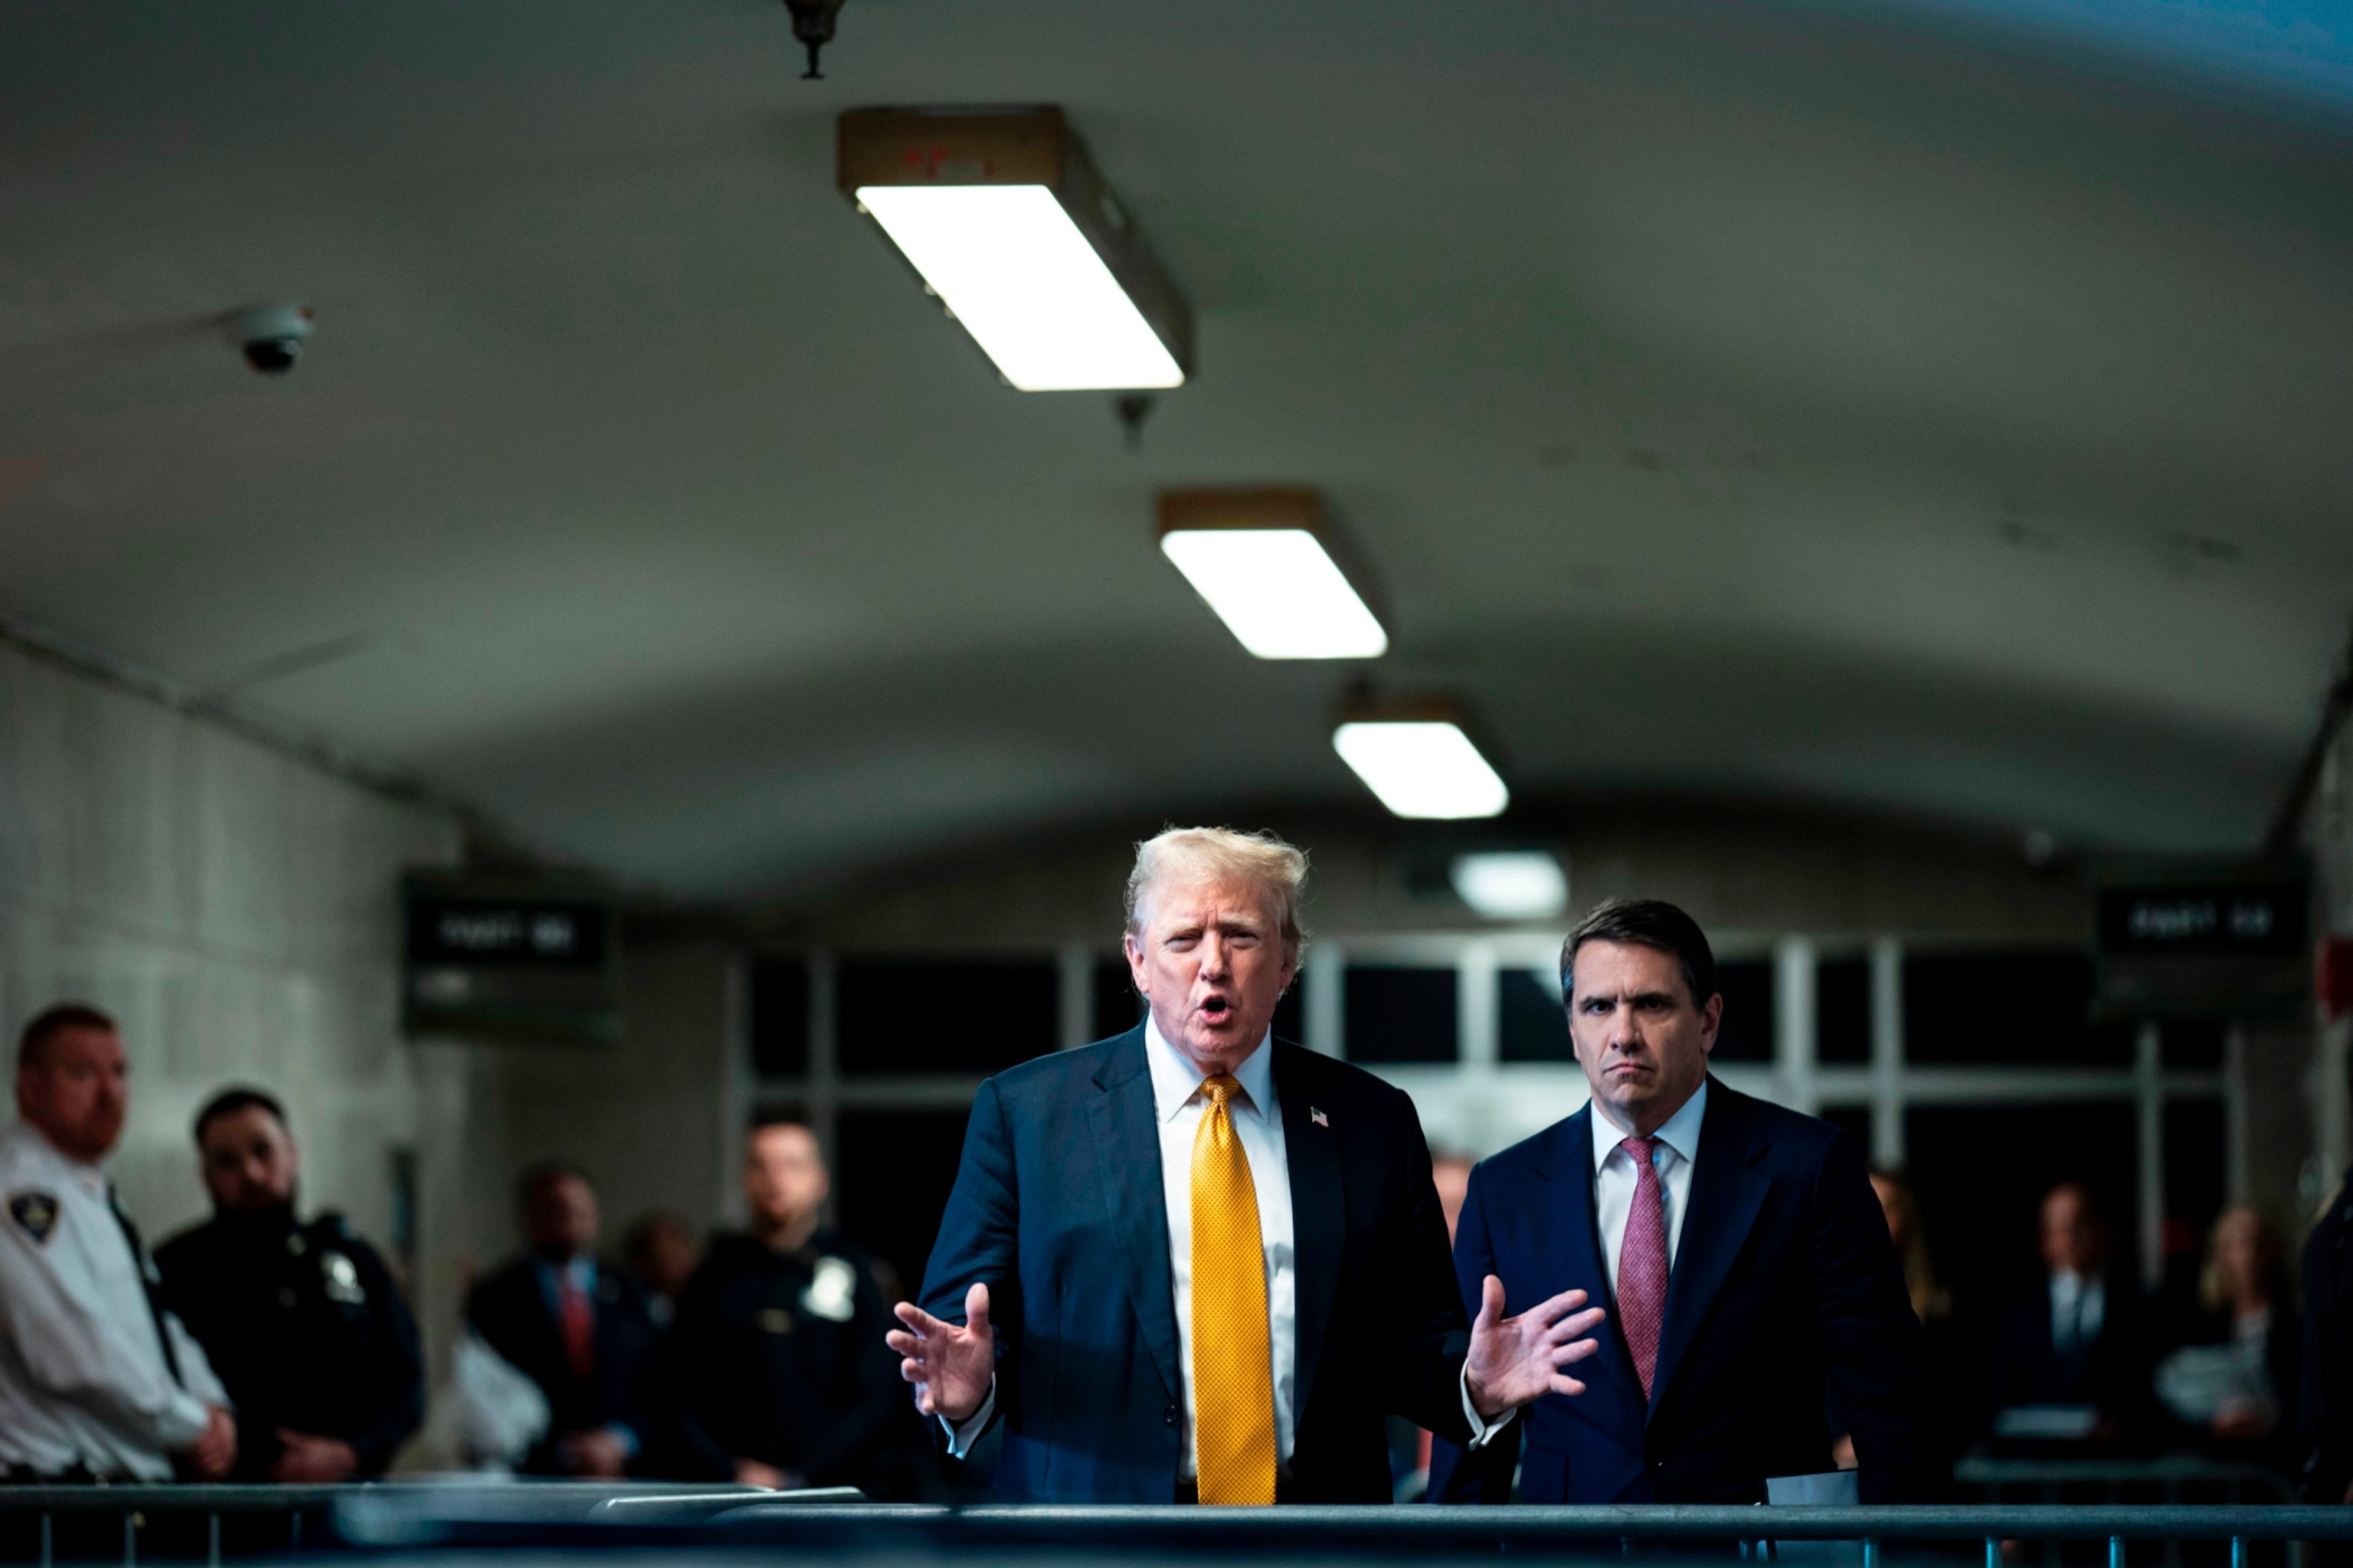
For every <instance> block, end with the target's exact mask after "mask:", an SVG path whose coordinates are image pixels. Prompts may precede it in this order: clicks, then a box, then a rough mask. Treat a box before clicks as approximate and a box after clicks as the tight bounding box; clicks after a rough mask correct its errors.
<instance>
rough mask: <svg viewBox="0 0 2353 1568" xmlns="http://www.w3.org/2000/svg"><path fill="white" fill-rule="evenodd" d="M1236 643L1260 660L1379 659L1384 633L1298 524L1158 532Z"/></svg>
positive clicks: (1386, 643) (1385, 641)
mask: <svg viewBox="0 0 2353 1568" xmlns="http://www.w3.org/2000/svg"><path fill="white" fill-rule="evenodd" d="M1160 553H1161V554H1162V555H1164V556H1167V557H1168V558H1169V559H1170V560H1171V561H1173V562H1175V563H1176V569H1177V570H1178V571H1180V572H1182V573H1184V574H1185V580H1186V581H1187V582H1188V583H1191V584H1192V585H1193V591H1194V592H1196V593H1198V594H1199V595H1200V596H1201V597H1202V598H1203V599H1206V600H1208V605H1209V608H1210V609H1214V610H1216V611H1217V612H1218V619H1219V620H1222V621H1224V622H1225V623H1226V628H1227V630H1229V631H1231V632H1232V633H1233V634H1234V636H1235V637H1236V638H1237V639H1238V640H1240V642H1241V645H1242V646H1243V647H1245V648H1247V649H1249V650H1250V652H1252V653H1255V654H1257V655H1258V656H1259V657H1260V658H1261V659H1377V658H1379V657H1380V656H1381V655H1382V654H1384V653H1386V652H1388V648H1389V637H1388V632H1386V631H1383V630H1381V623H1380V622H1379V621H1378V620H1375V619H1374V618H1373V612H1372V611H1371V610H1369V609H1366V608H1365V601H1364V600H1363V599H1358V598H1357V597H1356V589H1355V588H1351V587H1349V586H1348V579H1347V578H1346V577H1344V576H1342V575H1341V571H1340V568H1339V567H1338V566H1337V565H1336V564H1335V563H1334V561H1333V559H1332V557H1331V556H1329V555H1327V554H1325V553H1324V546H1322V545H1321V544H1319V543H1318V542H1317V541H1316V538H1315V535H1313V534H1310V533H1309V532H1307V530H1305V529H1304V528H1264V529H1259V528H1199V529H1187V530H1181V531H1178V532H1176V533H1170V534H1163V535H1160Z"/></svg>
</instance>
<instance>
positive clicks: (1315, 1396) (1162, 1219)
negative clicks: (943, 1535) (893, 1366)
mask: <svg viewBox="0 0 2353 1568" xmlns="http://www.w3.org/2000/svg"><path fill="white" fill-rule="evenodd" d="M1273 1050H1274V1062H1273V1069H1274V1096H1275V1100H1276V1102H1277V1105H1278V1106H1279V1107H1280V1110H1281V1113H1282V1131H1283V1140H1284V1143H1285V1146H1286V1150H1285V1152H1286V1159H1287V1162H1288V1164H1289V1166H1290V1171H1291V1207H1292V1215H1293V1241H1294V1247H1295V1256H1296V1260H1297V1264H1296V1266H1297V1277H1298V1311H1299V1330H1298V1346H1297V1361H1296V1369H1295V1379H1296V1381H1295V1383H1294V1393H1293V1409H1294V1412H1295V1417H1296V1419H1295V1424H1294V1425H1295V1436H1294V1439H1293V1452H1292V1460H1291V1467H1290V1470H1289V1473H1288V1476H1287V1478H1286V1483H1285V1485H1284V1487H1283V1490H1282V1495H1283V1497H1284V1498H1285V1499H1286V1500H1291V1501H1298V1502H1387V1501H1388V1500H1389V1498H1390V1495H1391V1493H1390V1481H1389V1470H1388V1443H1387V1436H1386V1432H1385V1428H1384V1420H1383V1418H1384V1416H1386V1415H1387V1414H1390V1413H1392V1412H1393V1413H1395V1414H1399V1415H1403V1416H1405V1417H1407V1418H1408V1419H1409V1420H1411V1421H1414V1422H1416V1423H1418V1424H1419V1425H1423V1426H1427V1427H1430V1428H1431V1429H1432V1430H1434V1431H1437V1432H1440V1433H1442V1434H1445V1435H1447V1436H1452V1437H1456V1438H1461V1439H1466V1440H1467V1438H1468V1437H1469V1436H1470V1433H1469V1429H1468V1426H1467V1425H1466V1423H1465V1422H1464V1419H1463V1414H1462V1398H1461V1381H1460V1380H1461V1372H1462V1357H1463V1352H1464V1351H1465V1349H1466V1348H1467V1347H1468V1344H1469V1334H1468V1331H1467V1330H1466V1329H1465V1327H1464V1323H1463V1318H1462V1304H1461V1300H1460V1299H1459V1298H1457V1296H1456V1292H1455V1288H1454V1281H1453V1277H1452V1275H1451V1273H1450V1272H1449V1270H1448V1268H1447V1260H1446V1221H1445V1217H1444V1214H1443V1213H1442V1212H1441V1211H1440V1208H1439V1203H1438V1193H1437V1190H1436V1189H1435V1188H1434V1187H1433V1186H1432V1185H1431V1183H1430V1150H1429V1148H1428V1146H1427V1145H1426V1144H1425V1143H1424V1142H1423V1141H1422V1136H1421V1122H1420V1120H1419V1118H1418V1117H1416V1116H1415V1114H1414V1109H1413V1103H1412V1102H1411V1101H1410V1100H1409V1099H1407V1098H1406V1097H1405V1095H1404V1094H1403V1093H1402V1092H1400V1091H1399V1090H1397V1089H1395V1088H1392V1087H1390V1086H1388V1085H1387V1084H1385V1083H1383V1082H1381V1081H1380V1080H1379V1079H1378V1078H1376V1077H1374V1076H1373V1075H1371V1074H1369V1073H1366V1072H1365V1071H1363V1070H1362V1069H1361V1068H1356V1067H1351V1066H1349V1065H1346V1064H1345V1063H1343V1062H1336V1061H1334V1060H1332V1059H1331V1058H1329V1057H1325V1056H1319V1055H1317V1054H1314V1053H1313V1052H1310V1051H1305V1050H1302V1049H1301V1048H1300V1047H1298V1046H1296V1045H1293V1044H1287V1043H1284V1042H1280V1041H1278V1042H1276V1043H1275V1044H1274V1046H1273ZM1144 1052H1145V1043H1144V1030H1143V1027H1142V1026H1141V1025H1138V1026H1137V1027H1136V1028H1134V1029H1132V1030H1130V1031H1128V1033H1125V1034H1123V1035H1120V1036H1118V1037H1117V1038H1115V1039H1111V1040H1105V1041H1102V1042H1099V1043H1098V1044H1092V1045H1088V1046H1084V1047H1082V1048H1080V1049H1078V1050H1074V1051H1064V1052H1060V1053H1058V1054H1054V1055H1051V1056H1045V1057H1040V1058H1039V1059H1038V1060H1036V1061H1034V1062H1029V1063H1025V1064H1024V1065H1021V1066H1018V1067H1015V1068H1013V1069H1012V1070H1011V1071H1009V1072H1006V1073H1002V1074H999V1075H997V1076H996V1077H994V1078H991V1079H990V1080H988V1082H987V1083H986V1084H983V1085H982V1086H981V1088H980V1095H979V1097H978V1098H977V1099H976V1101H975V1102H974V1104H973V1108H972V1121H971V1124H970V1128H969V1130H967V1132H966V1133H965V1145H964V1163H963V1166H962V1168H961V1169H959V1170H958V1171H957V1172H956V1183H955V1192H954V1193H953V1194H951V1195H950V1197H949V1199H948V1205H947V1212H946V1213H945V1214H944V1216H943V1217H942V1219H941V1222H940V1237H939V1241H938V1243H937V1245H934V1247H933V1249H932V1256H931V1264H930V1266H929V1267H928V1268H926V1269H925V1271H924V1275H923V1308H924V1309H925V1310H926V1311H929V1312H931V1313H932V1314H934V1316H936V1317H940V1318H944V1319H950V1320H952V1321H955V1322H959V1323H960V1322H962V1321H964V1298H965V1291H966V1290H967V1289H969V1288H970V1287H971V1286H972V1285H973V1284H974V1282H975V1281H979V1282H982V1283H985V1284H987V1287H988V1295H989V1319H990V1322H991V1324H992V1325H993V1326H994V1328H995V1330H996V1334H997V1415H998V1417H999V1418H1001V1419H1002V1420H1003V1422H1004V1423H1005V1443H1004V1449H1003V1454H1002V1457H1000V1458H999V1460H998V1462H997V1495H998V1496H999V1497H1002V1498H1005V1499H1010V1500H1023V1501H1038V1502H1072V1503H1075V1502H1133V1503H1166V1502H1169V1501H1171V1500H1173V1499H1174V1498H1175V1496H1176V1470H1177V1461H1178V1459H1179V1457H1180V1456H1179V1453H1178V1448H1179V1444H1180V1441H1181V1439H1180V1430H1181V1429H1180V1427H1179V1425H1178V1420H1179V1405H1180V1402H1181V1401H1182V1400H1183V1398H1184V1388H1185V1383H1184V1378H1183V1374H1184V1370H1185V1369H1184V1368H1183V1366H1182V1365H1181V1364H1180V1363H1179V1361H1178V1352H1177V1339H1176V1299H1175V1294H1174V1287H1173V1286H1172V1285H1171V1282H1170V1278H1169V1267H1168V1213H1167V1200H1166V1194H1165V1192H1164V1190H1163V1188H1162V1185H1161V1172H1160V1135H1159V1126H1158V1122H1157V1119H1156V1118H1155V1115H1154V1110H1153V1103H1152V1075H1151V1073H1150V1071H1149V1070H1148V1069H1147V1067H1146V1065H1145V1055H1144Z"/></svg>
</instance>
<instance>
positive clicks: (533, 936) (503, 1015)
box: [401, 874, 621, 1040]
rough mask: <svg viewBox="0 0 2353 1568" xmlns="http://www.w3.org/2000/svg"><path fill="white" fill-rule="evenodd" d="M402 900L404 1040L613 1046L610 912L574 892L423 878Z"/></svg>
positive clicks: (615, 957) (613, 929)
mask: <svg viewBox="0 0 2353 1568" xmlns="http://www.w3.org/2000/svg"><path fill="white" fill-rule="evenodd" d="M402 892H403V903H404V906H405V914H404V918H405V922H406V931H407V944H406V964H405V966H404V968H405V973H404V974H403V977H402V985H401V1002H402V1020H403V1022H404V1023H405V1024H406V1028H407V1031H408V1033H411V1034H456V1035H482V1036H492V1037H497V1038H502V1039H543V1040H616V1039H618V1038H619V1037H620V1033H621V1015H620V962H619V959H620V943H619V939H618V918H617V915H616V914H615V912H614V910H613V908H612V906H610V905H609V904H607V903H605V902H603V901H601V900H599V899H597V898H596V897H595V896H593V895H586V894H584V893H583V891H582V890H580V889H579V888H578V887H577V886H576V885H573V886H555V885H548V884H542V883H534V882H528V881H522V882H518V881H515V880H512V879H501V880H498V881H479V880H470V879H466V878H459V877H450V876H443V875H433V874H417V875H415V876H412V877H410V878H409V879H408V881H407V883H406V885H405V886H404V888H403V890H402Z"/></svg>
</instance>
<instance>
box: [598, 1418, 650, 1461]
mask: <svg viewBox="0 0 2353 1568" xmlns="http://www.w3.org/2000/svg"><path fill="white" fill-rule="evenodd" d="M605 1430H606V1431H607V1432H608V1433H610V1434H611V1435H612V1437H613V1441H614V1442H616V1443H618V1444H619V1445H620V1446H621V1455H622V1457H624V1458H629V1459H634V1458H636V1457H638V1449H639V1448H641V1447H643V1446H644V1445H643V1444H641V1443H640V1442H639V1441H638V1433H637V1428H635V1427H633V1426H631V1425H628V1423H626V1422H621V1421H611V1422H607V1423H606V1425H605Z"/></svg>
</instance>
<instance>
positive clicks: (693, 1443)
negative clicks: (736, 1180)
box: [656, 1120, 906, 1488]
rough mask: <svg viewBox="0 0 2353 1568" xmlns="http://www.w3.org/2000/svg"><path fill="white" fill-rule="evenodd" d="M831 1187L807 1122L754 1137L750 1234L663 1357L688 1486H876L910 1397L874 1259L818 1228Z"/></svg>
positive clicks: (698, 1279)
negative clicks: (887, 1338)
mask: <svg viewBox="0 0 2353 1568" xmlns="http://www.w3.org/2000/svg"><path fill="white" fill-rule="evenodd" d="M828 1187H829V1178H828V1175H827V1172H826V1168H825V1160H824V1159H823V1157H822V1156H821V1155H820V1154H819V1152H818V1145H817V1139H816V1138H815V1136H813V1135H812V1134H811V1133H810V1131H809V1129H808V1128H807V1127H806V1126H803V1125H802V1124H801V1123H799V1122H798V1121H791V1120H780V1121H774V1122H769V1123H767V1124H765V1125H764V1126H761V1127H758V1128H754V1130H753V1132H752V1135H751V1138H750V1139H749V1141H748V1143H747V1146H746V1148H745V1150H744V1196H745V1198H746V1199H748V1200H749V1202H750V1207H751V1213H752V1229H751V1232H750V1234H727V1235H721V1236H719V1237H717V1238H715V1239H714V1240H713V1241H712V1244H711V1248H710V1251H709V1252H707V1253H706V1254H704V1255H703V1260H702V1266H700V1267H699V1268H697V1269H696V1270H695V1273H694V1277H693V1278H692V1279H691V1280H690V1281H689V1282H688V1284H687V1287H686V1293H685V1295H684V1296H683V1297H681V1298H680V1301H679V1305H678V1319H677V1322H676V1323H675V1324H674V1325H673V1327H672V1328H671V1330H670V1338H669V1340H668V1341H667V1343H666V1344H665V1345H664V1347H663V1350H662V1351H661V1356H660V1365H659V1371H658V1373H657V1378H656V1382H657V1384H658V1385H659V1387H660V1388H661V1389H662V1391H663V1394H664V1399H663V1405H664V1410H663V1414H665V1416H666V1417H667V1423H666V1426H667V1436H669V1438H670V1446H672V1448H673V1449H674V1452H672V1453H671V1454H670V1455H669V1456H668V1457H667V1459H666V1463H665V1467H666V1468H668V1469H670V1470H671V1471H672V1472H674V1473H676V1474H678V1475H680V1476H681V1477H682V1478H697V1479H720V1478H725V1479H732V1480H736V1481H741V1482H744V1483H746V1484H749V1485H753V1486H766V1487H799V1486H834V1485H852V1486H868V1487H874V1486H876V1485H877V1484H878V1480H879V1478H880V1476H881V1472H882V1470H883V1469H884V1468H885V1467H887V1465H888V1464H889V1462H890V1460H891V1458H892V1445H893V1442H894V1438H895V1436H897V1432H898V1418H899V1417H900V1416H901V1414H902V1412H903V1408H904V1406H905V1404H906V1401H905V1399H904V1398H903V1397H902V1395H901V1393H899V1390H898V1386H897V1383H898V1368H897V1366H896V1365H895V1359H894V1358H893V1357H892V1356H891V1355H890V1354H889V1353H888V1351H887V1350H885V1349H883V1340H882V1335H883V1333H884V1332H885V1331H886V1330H888V1329H889V1327H890V1316H889V1313H888V1312H887V1310H886V1309H885V1308H884V1306H883V1301H882V1295H881V1290H880V1289H879V1288H878V1287H876V1285H875V1282H874V1271H873V1264H872V1260H871V1258H870V1257H869V1256H868V1255H866V1253H865V1252H864V1251H862V1250H861V1249H860V1248H859V1247H857V1246H856V1245H852V1244H851V1243H849V1242H848V1241H846V1240H844V1239H843V1238H841V1237H839V1236H838V1235H833V1234H828V1233H827V1232H825V1231H821V1230H819V1229H818V1209H819V1207H820V1206H821V1205H822V1204H823V1203H824V1202H825V1198H826V1193H827V1192H828ZM881 1484H883V1485H885V1486H886V1488H887V1482H884V1483H881Z"/></svg>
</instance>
